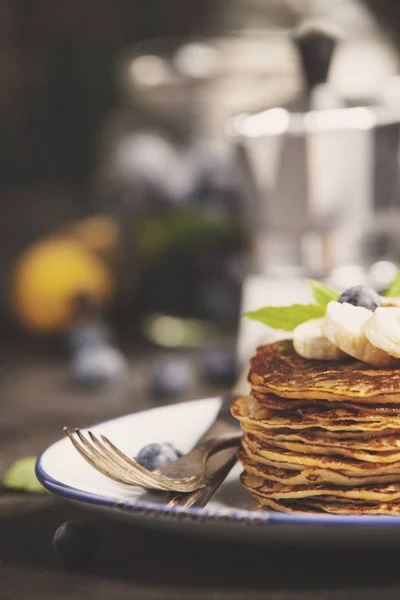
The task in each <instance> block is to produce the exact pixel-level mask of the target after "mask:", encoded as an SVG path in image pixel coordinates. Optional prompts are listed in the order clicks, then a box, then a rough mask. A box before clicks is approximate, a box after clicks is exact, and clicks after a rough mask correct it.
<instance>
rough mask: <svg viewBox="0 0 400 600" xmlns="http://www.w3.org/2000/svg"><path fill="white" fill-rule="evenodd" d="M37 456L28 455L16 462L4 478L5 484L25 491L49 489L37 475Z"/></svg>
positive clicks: (42, 491)
mask: <svg viewBox="0 0 400 600" xmlns="http://www.w3.org/2000/svg"><path fill="white" fill-rule="evenodd" d="M35 464H36V458H34V457H27V458H23V459H21V460H18V461H17V462H16V463H14V464H13V465H12V466H11V467H10V469H9V470H8V471H7V473H6V474H5V475H4V478H3V482H2V483H3V486H4V487H6V488H10V489H12V490H22V491H24V492H34V493H45V492H47V490H46V489H45V488H44V487H43V486H42V484H41V483H39V481H38V479H37V478H36V475H35Z"/></svg>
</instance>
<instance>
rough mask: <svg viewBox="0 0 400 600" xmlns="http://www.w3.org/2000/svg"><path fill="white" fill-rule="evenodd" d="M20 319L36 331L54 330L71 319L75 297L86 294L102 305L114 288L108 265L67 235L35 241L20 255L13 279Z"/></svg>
mask: <svg viewBox="0 0 400 600" xmlns="http://www.w3.org/2000/svg"><path fill="white" fill-rule="evenodd" d="M11 286H12V289H11V294H12V306H13V309H14V311H15V313H16V315H17V318H18V319H19V321H20V322H21V323H22V324H23V325H24V326H26V327H28V328H29V329H32V330H36V331H57V330H60V329H63V328H66V327H68V325H70V324H71V322H72V321H73V319H74V310H73V306H74V299H75V298H76V297H78V296H79V295H82V294H83V295H86V296H87V297H89V298H90V299H91V301H92V302H93V303H94V304H96V306H99V307H101V306H103V305H104V304H105V303H106V301H107V300H108V299H109V297H110V296H111V294H112V292H113V289H114V281H113V277H112V275H111V273H110V271H109V269H108V268H107V266H106V265H105V264H104V263H103V262H101V261H100V260H99V259H98V258H96V256H95V255H94V254H92V253H91V252H90V250H88V249H87V248H86V247H85V246H84V245H83V244H82V243H80V242H79V241H77V240H74V239H70V238H62V237H61V238H51V239H47V240H44V241H41V242H38V243H36V244H34V245H33V246H31V247H30V248H28V249H27V250H26V251H25V252H23V253H22V255H21V256H20V257H19V259H18V261H17V264H16V268H15V271H14V276H13V280H12V284H11Z"/></svg>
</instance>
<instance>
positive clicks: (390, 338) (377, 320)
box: [363, 307, 400, 358]
mask: <svg viewBox="0 0 400 600" xmlns="http://www.w3.org/2000/svg"><path fill="white" fill-rule="evenodd" d="M363 332H364V334H365V336H366V337H367V338H368V340H369V341H370V342H371V344H373V345H374V346H376V347H377V348H380V349H381V350H383V351H384V352H387V353H388V354H390V356H394V357H396V358H400V308H394V307H390V308H389V307H382V308H377V309H376V310H375V312H374V313H373V315H372V316H371V317H370V318H369V319H368V321H366V323H365V324H364V327H363Z"/></svg>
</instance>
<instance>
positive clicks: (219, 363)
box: [202, 348, 239, 387]
mask: <svg viewBox="0 0 400 600" xmlns="http://www.w3.org/2000/svg"><path fill="white" fill-rule="evenodd" d="M238 371H239V368H238V361H237V359H236V356H235V353H234V352H232V351H230V350H227V349H225V348H213V349H212V350H208V351H207V352H206V354H205V356H204V359H203V366H202V376H203V379H204V381H205V382H207V383H208V384H210V385H217V386H227V387H229V386H231V385H233V384H234V383H235V381H236V379H237V377H238Z"/></svg>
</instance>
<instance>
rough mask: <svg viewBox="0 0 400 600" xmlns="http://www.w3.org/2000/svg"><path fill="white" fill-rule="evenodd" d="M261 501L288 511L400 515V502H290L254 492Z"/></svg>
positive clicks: (261, 504) (263, 505)
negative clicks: (264, 496) (265, 496)
mask: <svg viewBox="0 0 400 600" xmlns="http://www.w3.org/2000/svg"><path fill="white" fill-rule="evenodd" d="M253 495H254V497H255V498H256V499H257V500H258V502H259V503H260V508H263V507H268V508H272V509H273V510H274V511H279V512H286V513H294V512H296V513H310V512H320V513H322V512H327V513H332V514H336V515H340V514H342V515H392V516H394V515H399V514H400V502H375V503H368V504H356V503H352V502H349V501H348V502H346V503H344V502H332V501H323V500H320V499H319V500H309V501H304V500H302V501H297V502H288V501H285V500H279V501H278V500H273V499H271V498H263V497H262V496H260V497H259V496H257V495H256V494H253Z"/></svg>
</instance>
